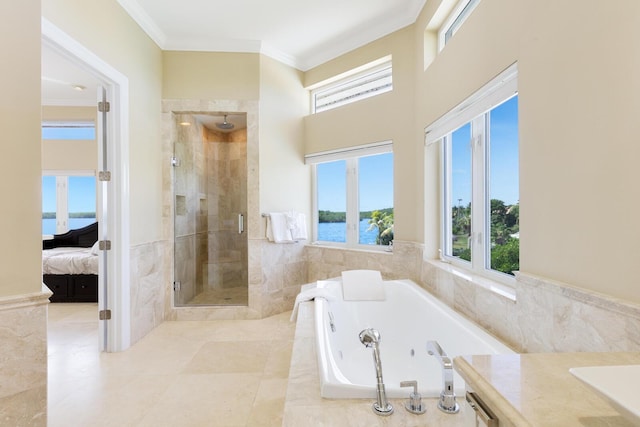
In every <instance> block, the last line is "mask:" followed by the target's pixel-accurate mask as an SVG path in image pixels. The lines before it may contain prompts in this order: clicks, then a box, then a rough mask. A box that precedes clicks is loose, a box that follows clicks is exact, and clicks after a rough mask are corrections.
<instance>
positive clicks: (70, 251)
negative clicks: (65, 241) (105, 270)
mask: <svg viewBox="0 0 640 427" xmlns="http://www.w3.org/2000/svg"><path fill="white" fill-rule="evenodd" d="M42 273H43V274H98V256H97V255H94V254H93V253H92V251H91V248H54V249H46V250H43V251H42Z"/></svg>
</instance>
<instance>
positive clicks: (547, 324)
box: [420, 260, 640, 353]
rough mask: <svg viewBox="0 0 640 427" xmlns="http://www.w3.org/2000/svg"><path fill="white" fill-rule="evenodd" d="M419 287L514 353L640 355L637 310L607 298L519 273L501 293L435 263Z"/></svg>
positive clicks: (428, 265)
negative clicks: (514, 351)
mask: <svg viewBox="0 0 640 427" xmlns="http://www.w3.org/2000/svg"><path fill="white" fill-rule="evenodd" d="M420 283H421V285H422V286H424V287H425V289H427V290H428V291H429V292H431V293H432V294H434V295H436V296H437V297H438V298H440V299H441V300H442V301H444V302H445V303H446V304H448V305H449V306H451V307H453V308H454V309H455V310H457V311H458V312H460V313H462V314H464V315H465V316H467V317H468V318H470V319H471V320H473V321H475V322H476V323H478V324H479V325H481V326H482V327H484V328H485V329H487V330H488V331H489V332H491V333H493V334H494V335H496V336H497V337H499V338H500V339H501V340H502V341H504V342H505V343H506V344H508V345H510V346H511V347H512V348H513V349H514V350H516V351H518V352H522V353H537V352H584V351H589V352H605V351H606V352H611V351H640V306H639V305H635V304H631V303H627V302H625V301H621V300H618V299H615V298H612V297H609V296H607V295H602V294H598V293H595V292H590V291H588V290H585V289H580V288H577V287H574V286H571V285H569V284H566V283H560V282H556V281H553V280H549V279H546V278H542V277H537V276H534V275H530V274H526V273H523V272H520V273H517V275H516V285H515V288H506V287H502V286H500V285H498V284H496V283H491V282H489V281H486V280H483V279H480V278H478V277H475V276H473V275H470V274H468V273H465V272H463V271H460V270H459V269H457V268H455V267H453V266H451V265H450V264H446V263H443V262H441V261H436V260H425V261H424V262H423V268H422V274H421V280H420Z"/></svg>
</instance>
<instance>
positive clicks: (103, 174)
mask: <svg viewBox="0 0 640 427" xmlns="http://www.w3.org/2000/svg"><path fill="white" fill-rule="evenodd" d="M98 181H103V182H105V181H111V172H109V171H100V172H98Z"/></svg>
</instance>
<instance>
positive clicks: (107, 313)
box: [98, 310, 111, 320]
mask: <svg viewBox="0 0 640 427" xmlns="http://www.w3.org/2000/svg"><path fill="white" fill-rule="evenodd" d="M98 316H99V317H100V320H111V310H100V311H99V312H98Z"/></svg>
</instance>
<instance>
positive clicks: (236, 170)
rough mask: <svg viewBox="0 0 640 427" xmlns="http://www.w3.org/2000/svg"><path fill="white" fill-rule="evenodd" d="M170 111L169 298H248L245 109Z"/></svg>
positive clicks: (212, 301)
mask: <svg viewBox="0 0 640 427" xmlns="http://www.w3.org/2000/svg"><path fill="white" fill-rule="evenodd" d="M174 118H175V120H174V129H173V130H174V132H173V135H174V147H173V148H174V154H173V158H172V159H171V161H172V166H173V168H172V169H173V174H172V179H173V190H174V191H173V197H174V204H173V206H174V305H175V306H176V307H182V306H201V305H247V304H248V240H247V232H246V229H245V226H246V221H245V219H246V216H247V131H246V114H240V113H234V114H233V115H231V114H225V113H220V114H211V113H207V114H195V113H189V114H175V115H174Z"/></svg>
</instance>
